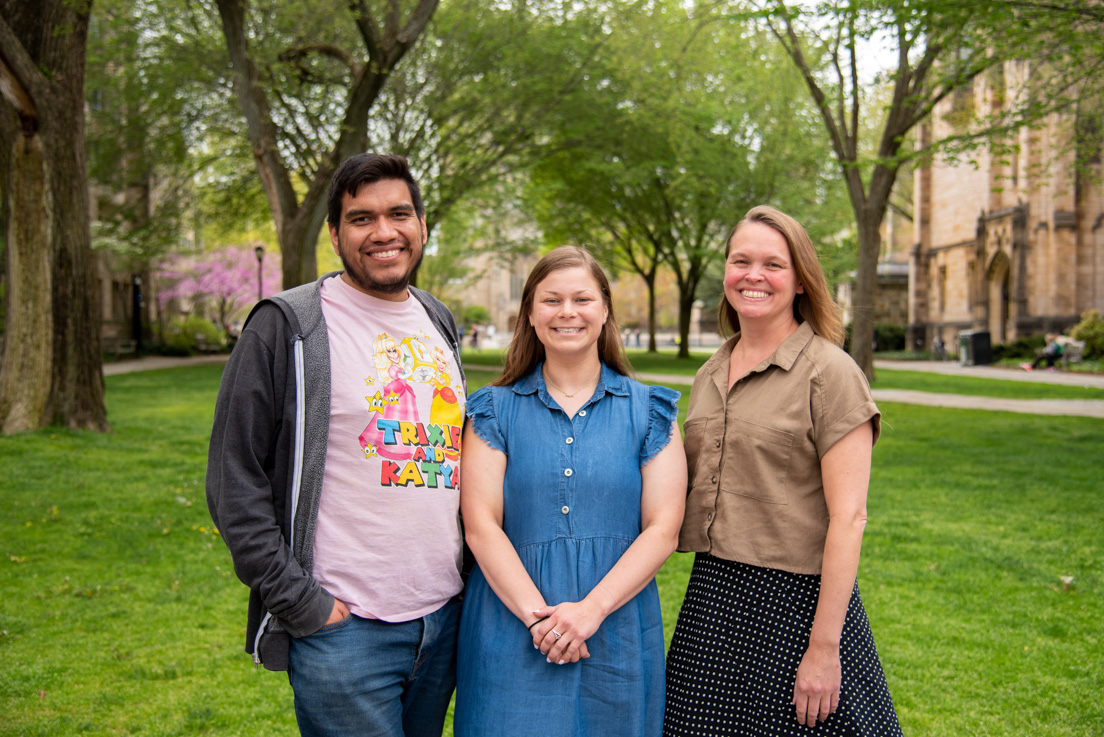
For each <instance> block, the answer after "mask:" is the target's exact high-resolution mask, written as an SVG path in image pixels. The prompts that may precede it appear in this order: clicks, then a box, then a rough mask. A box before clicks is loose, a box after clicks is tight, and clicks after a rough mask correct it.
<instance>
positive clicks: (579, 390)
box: [544, 364, 602, 399]
mask: <svg viewBox="0 0 1104 737" xmlns="http://www.w3.org/2000/svg"><path fill="white" fill-rule="evenodd" d="M600 373H602V364H598V370H597V371H595V372H594V376H591V377H590V378H589V379H587V380H586V383H585V384H583V385H582V386H581V387H579V388H578V389H576V390H575V391H573V392H571V393H570V394H568V393H567V392H566V391H564V390H563V389H561V388H560V387H558V386H556V383H555V382H554V381H552V379H549V378H548V374H545V375H544V381H545V383H546V384H548V386H550V387H552V388H553V389H555V390H556V391H558V392H559V393H560V394H563V395H564V396H565V397H567V398H568V399H571V398H572V397H574V396H575V395H576V394H578V393H579V392H581V391H582V390H583V389H586V388H587V387H588V386H590V382H592V381H594V380H595V379H597V378H598V374H600Z"/></svg>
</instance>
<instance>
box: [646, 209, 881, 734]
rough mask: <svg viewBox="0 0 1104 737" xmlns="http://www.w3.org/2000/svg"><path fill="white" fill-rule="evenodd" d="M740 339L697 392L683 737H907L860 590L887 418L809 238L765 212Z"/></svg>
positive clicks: (738, 301)
mask: <svg viewBox="0 0 1104 737" xmlns="http://www.w3.org/2000/svg"><path fill="white" fill-rule="evenodd" d="M724 293H725V301H724V302H723V303H722V305H721V322H722V325H727V327H729V328H730V329H731V331H732V332H734V333H735V335H734V336H733V337H732V338H731V339H730V340H728V342H727V343H725V345H723V346H722V347H721V348H720V349H719V350H718V351H717V353H716V354H714V355H713V357H712V358H710V359H709V361H708V362H706V364H705V365H704V366H702V368H701V370H700V371H698V374H697V376H696V377H695V379H694V386H693V389H692V391H691V394H690V403H689V409H688V413H687V420H686V426H685V434H686V455H687V460H688V463H689V495H688V497H687V504H686V517H685V521H684V523H683V526H682V531H681V533H680V537H679V550H682V551H693V552H695V553H697V556H696V558H695V561H694V570H693V573H692V575H691V578H690V583H689V586H688V588H687V592H686V598H685V600H684V602H683V605H682V610H681V611H680V613H679V618H678V625H677V627H676V629H675V633H674V637H673V639H672V642H671V648H670V651H669V653H668V661H667V708H666V717H665V721H664V729H663V733H664V734H665V735H670V736H672V737H673V736H676V735H677V736H678V737H690V736H692V735H702V736H705V735H708V736H709V737H720V736H722V735H745V734H770V735H791V734H792V735H799V734H800V735H808V734H818V735H843V734H847V735H899V734H900V733H901V732H900V727H899V726H898V722H897V716H896V713H895V712H894V709H893V702H892V700H891V698H890V695H889V690H888V688H887V686H886V681H885V676H884V674H883V672H882V667H881V664H880V663H879V661H878V655H877V652H876V650H875V648H874V640H873V638H872V637H871V634H870V625H869V623H868V621H867V618H866V612H865V610H864V609H863V605H862V600H861V598H860V597H859V590H858V586H857V584H856V582H855V577H856V573H857V571H858V565H859V549H860V546H861V543H862V534H863V528H864V526H865V524H866V495H867V486H868V483H869V479H870V460H871V450H872V447H873V444H874V442H875V441H876V440H877V438H878V434H879V431H880V414H879V412H878V408H877V407H876V406H875V404H874V401H873V399H872V398H871V396H870V388H869V386H868V385H867V382H866V378H865V377H864V376H863V374H862V371H861V370H860V369H859V367H858V366H857V365H856V364H855V362H854V361H853V360H852V359H851V358H850V357H849V356H848V355H847V354H846V353H844V352H843V351H842V350H841V349H840V348H839V345H840V344H841V343H842V338H843V327H842V325H841V322H840V318H839V316H838V313H837V310H836V306H835V304H834V303H833V301H832V299H831V297H830V296H829V292H828V285H827V283H826V282H825V279H824V274H823V271H822V270H821V268H820V264H819V263H818V261H817V258H816V251H815V249H814V247H813V244H812V242H811V241H810V240H809V237H808V235H807V234H806V233H805V230H804V228H802V227H801V225H800V224H798V223H797V222H796V221H795V220H794V219H793V218H791V217H789V216H788V215H785V214H784V213H781V212H779V211H778V210H775V209H774V208H771V207H756V208H754V209H752V210H751V211H750V212H749V213H748V214H747V216H746V217H745V218H744V219H743V220H742V221H741V222H740V223H739V224H738V225H737V226H736V227H735V228H734V229H733V231H732V233H731V235H730V236H729V240H728V244H727V248H726V252H725V276H724Z"/></svg>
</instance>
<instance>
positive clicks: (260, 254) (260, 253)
mask: <svg viewBox="0 0 1104 737" xmlns="http://www.w3.org/2000/svg"><path fill="white" fill-rule="evenodd" d="M253 253H255V254H257V301H258V302H260V301H261V300H262V299H264V287H263V286H262V281H261V276H262V272H261V264H263V263H264V246H262V245H261V244H259V243H258V244H257V247H256V248H254V249H253Z"/></svg>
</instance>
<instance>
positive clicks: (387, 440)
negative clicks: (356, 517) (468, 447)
mask: <svg viewBox="0 0 1104 737" xmlns="http://www.w3.org/2000/svg"><path fill="white" fill-rule="evenodd" d="M421 337H424V338H425V339H426V341H429V340H430V338H429V336H428V335H425V336H421ZM373 360H374V364H375V368H376V374H377V376H378V377H379V378H380V379H381V380H384V381H385V382H386V383H385V386H384V387H383V389H381V390H380V391H377V392H376V393H375V394H374V395H372V396H369V397H365V399H366V400H367V401H368V405H369V408H370V409H371V412H372V413H371V415H370V416H369V420H368V425H367V427H365V428H364V432H362V433H361V434H360V437H359V441H360V447H361V449H362V450H363V451H364V456H365V458H375V457H380V458H381V459H387V460H382V465H381V468H380V483H381V484H382V485H383V486H404V487H405V486H415V487H428V488H434V489H435V488H439V487H443V488H456V487H457V486H458V483H459V471H460V469H459V464H458V463H457V461H458V459H459V457H460V434H461V430H462V428H463V424H464V417H463V408H462V407H461V406H460V403H459V399H458V397H457V394H456V391H455V390H454V389H453V387H452V386H451V384H452V379H451V376H450V375H449V374H448V372H447V368H448V360H447V359H446V356H445V353H444V351H442V350H441V349H440V348H439V347H436V346H435V347H434V352H430V350H429V349H428V348H427V346H426V342H424V341H423V340H420V339H419V338H418V337H414V336H410V337H406V338H403V339H402V340H396V339H395V338H393V337H392V336H391V335H389V334H387V333H381V334H380V335H379V336H378V337H377V338H376V341H375V350H374V359H373ZM366 381H367V383H368V384H369V385H370V386H371V385H373V384H375V382H374V381H373V380H372V379H367V380H366ZM411 382H414V383H417V384H431V385H432V386H433V402H432V404H431V406H430V415H429V423H428V424H426V423H423V422H421V421H420V418H419V415H418V406H417V401H416V396H415V390H414V387H413V386H412V385H411ZM394 461H407V463H401V464H400V463H395V462H394Z"/></svg>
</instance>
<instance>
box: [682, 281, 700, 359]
mask: <svg viewBox="0 0 1104 737" xmlns="http://www.w3.org/2000/svg"><path fill="white" fill-rule="evenodd" d="M696 287H697V285H696V284H694V285H690V286H687V287H686V288H683V287H682V285H679V314H678V330H679V347H678V357H679V358H690V316H691V314H692V311H693V309H694V296H695V295H694V293H695V292H696V291H697V289H696Z"/></svg>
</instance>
